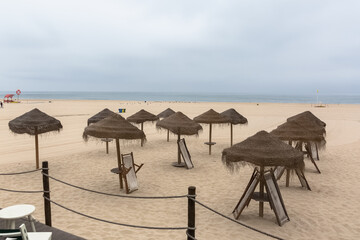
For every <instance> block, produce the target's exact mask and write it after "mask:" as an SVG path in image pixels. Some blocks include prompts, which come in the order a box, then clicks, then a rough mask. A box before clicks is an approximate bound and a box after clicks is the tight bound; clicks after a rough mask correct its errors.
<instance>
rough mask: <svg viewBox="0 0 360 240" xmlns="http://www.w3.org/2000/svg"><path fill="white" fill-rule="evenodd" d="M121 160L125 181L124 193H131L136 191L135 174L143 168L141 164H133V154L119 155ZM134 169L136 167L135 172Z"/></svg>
mask: <svg viewBox="0 0 360 240" xmlns="http://www.w3.org/2000/svg"><path fill="white" fill-rule="evenodd" d="M121 160H122V167H123V170H122V172H123V176H125V177H124V181H125V189H126V193H131V192H133V191H136V190H138V181H137V177H136V172H138V171H139V170H140V168H141V167H142V166H143V164H141V165H140V166H139V165H136V164H135V163H134V156H133V153H132V152H131V153H128V154H121ZM135 167H137V170H135Z"/></svg>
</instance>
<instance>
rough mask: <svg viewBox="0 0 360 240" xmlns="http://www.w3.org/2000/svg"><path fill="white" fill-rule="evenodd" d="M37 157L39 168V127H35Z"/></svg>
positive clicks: (37, 166) (37, 167)
mask: <svg viewBox="0 0 360 240" xmlns="http://www.w3.org/2000/svg"><path fill="white" fill-rule="evenodd" d="M35 158H36V169H39V139H38V129H37V127H35Z"/></svg>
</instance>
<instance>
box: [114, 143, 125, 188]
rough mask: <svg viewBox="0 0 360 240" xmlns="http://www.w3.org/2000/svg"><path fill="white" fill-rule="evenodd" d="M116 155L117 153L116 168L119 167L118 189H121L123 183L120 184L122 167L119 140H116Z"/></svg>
mask: <svg viewBox="0 0 360 240" xmlns="http://www.w3.org/2000/svg"><path fill="white" fill-rule="evenodd" d="M115 141H116V153H117V160H118V167H119V180H120V189H123V188H124V186H123V182H122V173H121V171H122V167H121V159H120V142H119V139H118V138H116V139H115Z"/></svg>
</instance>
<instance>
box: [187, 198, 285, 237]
mask: <svg viewBox="0 0 360 240" xmlns="http://www.w3.org/2000/svg"><path fill="white" fill-rule="evenodd" d="M189 199H191V200H192V201H194V202H195V203H197V204H199V205H200V206H202V207H204V208H206V209H207V210H209V211H211V212H213V213H216V214H217V215H220V216H222V217H223V218H226V219H227V220H230V221H232V222H234V223H237V224H240V225H241V226H243V227H246V228H248V229H250V230H253V231H255V232H258V233H261V234H263V235H266V236H268V237H271V238H274V239H278V240H284V239H283V238H280V237H277V236H274V235H272V234H269V233H266V232H263V231H261V230H259V229H256V228H254V227H251V226H249V225H246V224H244V223H241V222H239V221H237V220H235V219H232V218H230V217H228V216H226V215H224V214H222V213H220V212H218V211H216V210H214V209H212V208H210V207H208V206H206V205H205V204H203V203H201V202H199V201H198V200H195V199H193V198H189Z"/></svg>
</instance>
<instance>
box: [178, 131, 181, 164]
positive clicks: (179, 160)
mask: <svg viewBox="0 0 360 240" xmlns="http://www.w3.org/2000/svg"><path fill="white" fill-rule="evenodd" d="M179 142H180V134H178V164H179V166H180V165H181V158H180V145H179Z"/></svg>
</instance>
